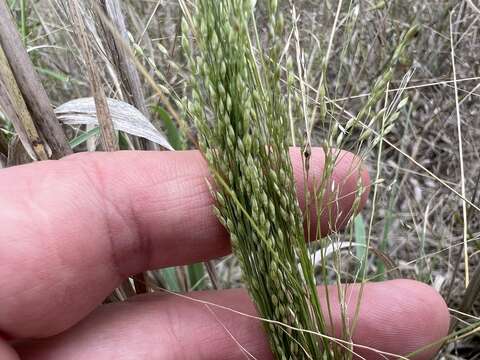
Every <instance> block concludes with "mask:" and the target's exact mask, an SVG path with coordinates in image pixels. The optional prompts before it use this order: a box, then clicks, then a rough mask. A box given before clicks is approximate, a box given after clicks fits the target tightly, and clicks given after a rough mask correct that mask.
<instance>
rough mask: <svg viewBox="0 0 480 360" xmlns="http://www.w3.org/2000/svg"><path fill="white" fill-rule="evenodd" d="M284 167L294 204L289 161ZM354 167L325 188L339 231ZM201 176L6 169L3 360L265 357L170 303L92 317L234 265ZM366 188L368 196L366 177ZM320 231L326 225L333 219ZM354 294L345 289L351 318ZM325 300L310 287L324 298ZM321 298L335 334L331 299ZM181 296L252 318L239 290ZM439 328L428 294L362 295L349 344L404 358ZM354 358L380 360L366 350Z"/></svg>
mask: <svg viewBox="0 0 480 360" xmlns="http://www.w3.org/2000/svg"><path fill="white" fill-rule="evenodd" d="M292 162H293V165H294V169H295V173H296V176H297V183H298V184H299V185H297V188H298V192H299V196H300V198H303V197H302V193H303V185H301V180H300V179H302V175H301V174H302V172H301V159H300V155H299V152H298V151H295V152H292ZM352 162H353V156H352V155H351V154H349V153H342V155H341V156H340V160H339V161H338V163H337V166H336V168H335V172H334V175H333V177H334V179H335V183H336V184H337V185H338V186H339V188H340V190H339V192H340V193H339V198H340V199H341V200H340V201H339V205H338V207H339V209H336V212H337V214H339V216H338V217H337V221H338V224H342V223H344V222H345V220H346V217H347V216H348V215H347V214H348V213H349V212H350V211H349V210H350V208H351V206H352V203H353V199H354V194H353V193H354V192H355V189H356V188H357V183H358V181H357V179H358V176H359V174H358V173H357V174H353V175H352V174H351V168H352V166H351V165H352ZM322 169H323V153H322V152H321V150H319V149H314V153H313V156H312V160H311V171H312V174H313V175H315V176H316V177H317V178H318V177H319V176H320V174H321V173H322ZM206 176H208V169H207V166H206V164H205V162H204V160H203V158H202V157H201V155H200V154H199V153H198V152H195V151H187V152H177V153H165V152H119V153H109V154H107V153H93V154H78V155H74V156H71V157H68V158H66V159H64V160H60V161H49V162H42V163H35V164H31V165H25V166H20V167H16V168H9V169H5V170H1V171H0V199H1V204H2V208H1V216H0V229H1V239H2V240H1V242H0V274H1V275H2V276H1V277H0V289H1V291H0V359H2V360H3V359H5V360H7V359H8V360H10V359H16V358H18V356H19V357H20V358H22V359H35V360H42V359H113V358H115V359H243V358H244V357H245V354H244V353H242V351H241V350H240V347H239V345H238V344H241V345H242V346H243V347H244V348H246V349H247V350H248V351H249V352H250V353H251V354H252V355H254V356H255V358H257V359H269V358H271V354H270V351H269V347H268V344H267V341H266V339H265V337H264V335H263V330H262V327H261V324H260V322H259V321H258V320H255V319H252V318H250V317H246V316H242V315H240V314H238V313H234V312H231V311H229V310H225V309H223V308H222V309H220V308H217V307H213V306H210V307H208V308H207V307H206V306H205V305H204V304H202V303H200V302H198V301H193V300H189V299H187V298H180V297H178V296H175V295H170V294H155V295H153V294H152V295H144V296H139V297H137V298H133V299H132V300H130V301H128V302H125V303H117V304H109V305H101V304H102V301H103V300H104V299H105V297H106V296H108V294H109V293H110V292H111V291H112V290H113V289H114V288H115V287H117V286H118V285H119V284H120V283H121V281H122V280H123V279H125V277H126V276H128V275H131V274H134V273H139V272H142V271H145V270H147V269H154V268H162V267H169V266H176V265H185V264H192V263H195V262H200V261H206V260H209V259H213V258H216V257H220V256H223V255H226V254H228V253H229V251H230V246H229V242H228V240H227V238H228V237H227V234H226V233H225V231H224V230H223V228H222V227H221V225H220V224H219V223H218V222H217V220H216V218H215V217H214V215H213V212H212V210H211V205H212V200H211V196H210V193H209V191H208V188H207V185H206V182H205V177H206ZM361 176H362V178H363V179H364V183H366V182H367V181H368V180H367V179H368V175H367V174H366V172H365V171H363V172H362V174H361ZM313 177H314V176H312V178H313ZM321 221H322V223H323V224H325V225H326V224H327V223H328V214H325V216H324V218H322V220H321ZM322 228H325V226H323V227H322ZM358 289H359V288H358V287H357V286H354V285H352V286H350V287H349V290H348V292H349V293H348V296H347V299H348V300H349V301H348V311H349V314H350V317H351V318H353V317H354V312H355V305H356V296H357V295H358ZM324 291H325V289H324V288H323V287H322V288H319V292H320V293H321V294H320V298H321V299H324V298H325V296H324V295H323V296H322V293H324ZM329 293H330V296H331V298H330V301H331V306H332V317H333V324H334V328H335V330H334V331H333V333H337V334H338V331H339V329H341V324H342V319H341V317H340V310H339V309H340V308H339V301H338V299H336V298H335V296H336V294H337V291H335V290H334V289H333V288H331V289H330V291H329ZM188 296H190V297H192V298H194V299H196V300H200V301H208V302H210V303H215V304H219V305H221V306H224V307H228V308H231V309H234V310H236V311H238V312H241V313H247V314H255V310H254V306H253V305H252V303H251V302H250V300H249V297H248V295H247V294H246V292H245V291H244V290H240V289H235V290H224V291H208V292H198V293H192V294H189V295H188ZM448 323H449V315H448V310H447V308H446V305H445V303H444V301H443V300H442V298H441V297H440V296H439V295H438V294H437V293H436V292H435V291H434V290H433V289H431V288H430V287H428V286H426V285H423V284H420V283H417V282H413V281H407V280H396V281H389V282H384V283H369V284H366V286H365V288H364V293H363V296H362V301H361V308H360V314H359V322H358V324H357V327H356V329H355V332H354V341H355V343H357V344H361V345H364V346H367V347H372V348H376V349H379V350H382V351H385V352H389V353H395V354H406V353H409V352H411V351H414V350H416V349H417V348H419V347H421V346H423V345H426V344H429V343H432V342H434V341H435V340H438V339H439V338H442V337H443V336H445V335H446V333H447V331H448ZM227 330H228V331H227ZM229 332H230V334H229ZM2 337H3V338H4V341H3V340H2ZM234 339H235V340H234ZM235 341H237V342H238V343H236V342H235ZM14 349H15V350H14ZM356 352H357V353H358V354H361V355H362V356H364V357H366V358H368V359H377V358H378V359H381V358H383V357H381V356H379V355H375V354H374V353H372V352H371V351H369V350H366V349H364V348H357V349H356ZM434 353H435V349H430V350H429V351H428V352H425V353H423V354H422V355H421V356H420V357H418V358H419V359H428V358H430V357H431V356H432V355H433V354H434ZM17 354H18V355H17Z"/></svg>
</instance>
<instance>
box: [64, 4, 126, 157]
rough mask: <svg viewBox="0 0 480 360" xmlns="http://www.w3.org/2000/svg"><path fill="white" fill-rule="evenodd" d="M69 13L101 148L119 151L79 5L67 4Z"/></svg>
mask: <svg viewBox="0 0 480 360" xmlns="http://www.w3.org/2000/svg"><path fill="white" fill-rule="evenodd" d="M69 11H70V16H71V18H72V23H73V25H74V28H75V30H76V31H75V32H76V34H77V37H78V40H79V43H80V48H81V51H82V55H83V59H84V61H85V66H86V67H87V73H88V78H89V81H90V87H91V90H92V93H93V98H94V99H95V106H96V109H97V118H98V123H99V126H100V134H101V141H102V145H103V148H104V150H105V151H117V150H118V149H119V146H118V139H117V136H116V133H115V129H114V127H113V122H112V117H111V115H110V109H109V107H108V102H107V96H106V95H105V91H104V89H103V86H102V80H101V76H100V72H99V69H98V67H97V65H96V63H95V61H94V59H93V52H92V48H91V45H90V39H89V37H88V34H87V31H86V27H85V23H84V16H83V15H82V13H81V10H80V5H79V3H78V1H77V0H74V1H71V2H70V3H69Z"/></svg>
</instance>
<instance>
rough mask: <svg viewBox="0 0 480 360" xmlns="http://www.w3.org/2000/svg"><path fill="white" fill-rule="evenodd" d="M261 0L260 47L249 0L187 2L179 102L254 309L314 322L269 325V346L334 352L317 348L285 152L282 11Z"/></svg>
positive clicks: (311, 354)
mask: <svg viewBox="0 0 480 360" xmlns="http://www.w3.org/2000/svg"><path fill="white" fill-rule="evenodd" d="M266 3H267V9H266V10H267V13H268V15H267V16H268V19H269V20H268V26H267V28H268V44H269V46H268V49H267V50H263V51H261V50H260V49H261V47H259V46H255V47H254V46H253V45H252V44H257V45H258V43H259V41H260V40H259V36H258V31H257V30H256V29H255V30H254V31H253V32H250V30H249V29H252V28H254V27H255V24H254V18H253V4H252V2H251V1H250V0H221V1H219V0H199V1H197V4H196V9H195V14H194V16H191V15H190V13H189V12H188V10H186V9H187V8H186V7H185V6H184V12H185V20H184V22H183V48H184V51H185V53H186V55H187V59H188V63H189V67H190V70H191V74H192V76H191V78H190V84H189V85H190V86H191V88H192V100H191V101H186V105H185V106H184V109H185V111H186V113H187V114H188V115H189V116H190V117H191V118H193V120H194V122H195V125H196V127H197V129H198V132H199V145H200V148H201V150H202V152H203V153H204V155H205V158H206V159H207V161H208V164H209V166H210V169H211V171H212V173H213V174H214V179H215V182H216V185H217V186H216V188H215V190H212V193H213V194H214V197H215V199H216V203H217V207H216V209H215V211H216V213H217V215H218V218H219V219H220V221H221V222H222V224H223V225H224V226H225V227H226V229H227V230H228V232H229V233H230V238H231V242H232V247H233V251H234V253H235V255H236V256H237V257H238V259H239V262H240V264H241V268H242V271H243V276H244V280H245V282H246V284H247V287H248V290H249V292H250V295H251V297H252V298H253V300H254V302H255V304H256V306H257V309H258V311H259V312H260V314H261V315H262V316H263V317H265V318H268V319H270V320H274V321H276V322H281V323H284V324H286V325H288V326H290V327H295V328H300V329H306V330H309V331H310V332H303V331H292V330H287V329H286V328H285V327H282V326H277V325H274V324H269V325H266V326H265V328H266V331H267V333H268V336H269V340H270V344H271V348H272V351H273V353H274V355H275V356H276V358H278V359H322V358H330V357H331V356H328V354H324V350H322V349H328V344H326V343H324V340H322V339H321V338H320V337H318V336H316V335H313V334H312V333H311V332H320V333H325V323H324V320H323V318H322V312H321V308H320V302H319V298H318V295H317V291H316V284H315V278H314V268H313V265H312V264H311V259H310V257H309V252H308V248H307V245H306V242H305V235H304V228H303V218H302V213H301V210H300V207H299V203H298V200H297V197H296V191H295V184H294V179H293V172H292V166H291V164H290V158H289V144H288V142H287V139H288V136H289V134H290V128H289V117H288V109H287V108H286V104H287V101H286V99H285V98H284V95H282V94H283V93H284V91H282V90H283V89H282V85H281V84H282V82H281V79H280V76H281V73H282V66H281V61H282V59H281V58H282V50H283V49H282V47H281V44H280V40H279V39H280V38H281V35H282V33H283V18H282V15H281V14H280V13H279V12H278V9H277V2H276V0H271V1H268V2H266ZM192 35H193V36H192ZM193 39H194V40H193ZM193 41H195V45H196V46H195V50H193V48H194V47H193V44H192V42H193ZM259 51H261V52H260V54H258V53H256V52H259ZM325 352H327V351H325ZM325 355H327V356H325Z"/></svg>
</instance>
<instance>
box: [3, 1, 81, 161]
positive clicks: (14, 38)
mask: <svg viewBox="0 0 480 360" xmlns="http://www.w3.org/2000/svg"><path fill="white" fill-rule="evenodd" d="M0 19H1V21H0V45H1V46H2V48H3V51H4V52H5V56H6V58H7V59H8V63H9V65H10V67H11V70H12V72H13V74H14V76H15V79H16V82H17V85H18V88H19V89H20V92H21V95H22V96H23V99H24V102H25V103H26V105H27V108H28V111H29V112H30V116H31V118H32V119H33V121H34V122H35V125H36V126H37V127H38V132H39V133H41V136H42V137H43V138H44V139H45V142H46V143H47V144H48V147H49V148H50V149H51V150H52V157H54V158H61V157H63V156H65V155H68V154H71V153H72V150H71V149H70V147H69V145H68V142H67V139H66V137H65V134H64V133H63V130H62V128H61V126H60V124H59V122H58V121H57V119H56V117H55V114H54V112H53V108H52V106H51V104H50V101H49V99H48V96H47V93H46V92H45V89H44V88H43V86H42V84H41V83H40V81H39V79H38V77H37V73H36V72H35V69H34V68H33V65H32V63H31V61H30V58H29V56H28V54H27V52H26V50H25V48H24V47H23V43H22V40H21V39H20V35H19V33H18V31H17V27H16V26H15V23H14V22H13V19H12V16H11V14H10V10H9V8H8V5H7V3H6V1H5V0H1V1H0Z"/></svg>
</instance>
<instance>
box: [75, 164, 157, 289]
mask: <svg viewBox="0 0 480 360" xmlns="http://www.w3.org/2000/svg"><path fill="white" fill-rule="evenodd" d="M73 160H76V161H78V159H73ZM79 163H80V164H81V165H82V166H81V167H80V168H81V169H82V174H83V176H85V177H86V178H87V179H88V181H89V183H90V184H91V186H92V188H93V189H94V190H95V195H96V196H95V198H96V199H99V200H100V202H101V204H102V205H101V206H102V208H103V211H102V210H100V211H98V213H100V214H101V215H102V217H103V221H102V223H103V224H104V226H103V228H104V232H105V234H106V238H107V239H108V243H109V247H110V251H109V252H108V254H110V255H109V256H110V259H109V260H107V261H106V264H110V265H111V266H112V269H113V273H115V274H117V277H118V281H121V280H122V279H124V278H126V277H127V276H129V275H132V274H133V273H134V272H135V271H136V269H137V268H139V267H140V264H144V261H147V263H148V264H149V265H150V264H151V253H152V251H151V249H152V244H151V241H150V239H149V238H148V237H145V236H143V232H142V231H141V228H140V226H139V222H138V220H137V219H138V217H137V213H136V212H135V210H134V208H133V207H132V206H131V205H130V206H128V207H127V209H128V211H129V212H130V214H128V215H129V216H128V215H126V214H125V213H124V211H121V210H120V209H119V207H118V205H117V203H116V201H115V199H113V198H112V192H111V191H110V189H109V187H108V186H107V184H106V180H105V177H104V171H105V170H104V169H103V167H102V166H101V164H99V163H98V160H97V159H95V158H93V161H92V160H91V159H90V160H89V161H88V162H87V161H85V160H83V159H81V160H80V161H79ZM129 200H130V201H131V198H130V197H129ZM127 224H128V226H127ZM119 230H120V231H119ZM122 230H123V231H122ZM123 234H129V235H127V236H125V237H126V238H128V239H130V240H129V241H127V242H125V241H123V242H124V243H125V244H122V246H119V240H120V239H121V238H122V237H124V236H123ZM125 249H129V250H128V251H126V250H125ZM125 257H127V259H126V258H125ZM126 263H127V264H130V263H131V264H132V265H131V266H126V265H125V264H126ZM130 267H131V268H132V271H130V269H129V268H130Z"/></svg>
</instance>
